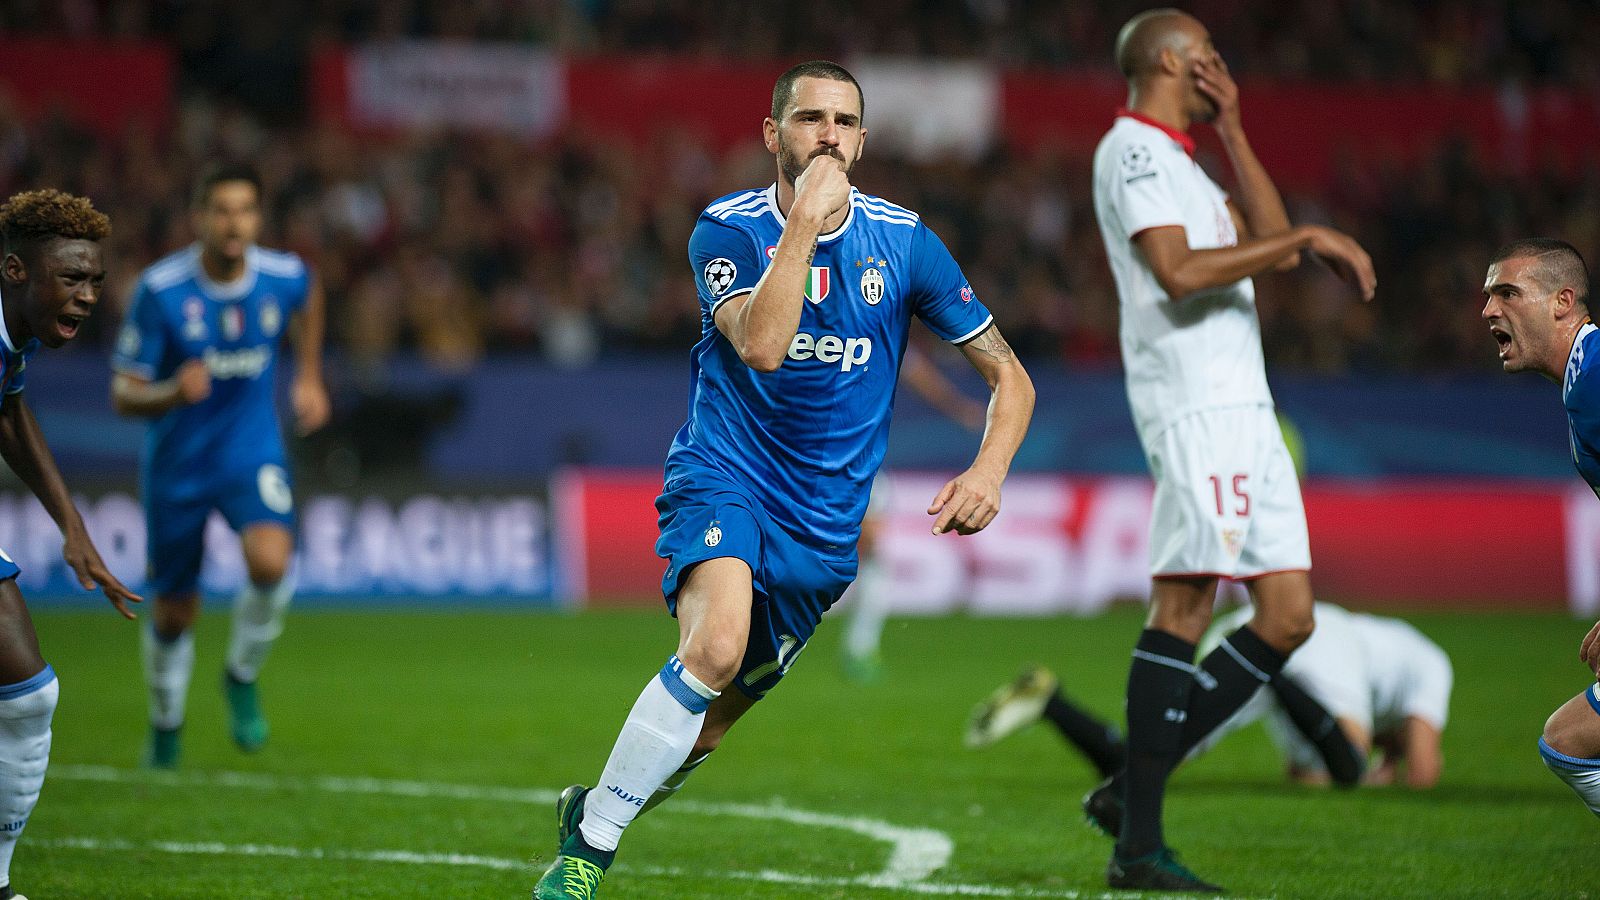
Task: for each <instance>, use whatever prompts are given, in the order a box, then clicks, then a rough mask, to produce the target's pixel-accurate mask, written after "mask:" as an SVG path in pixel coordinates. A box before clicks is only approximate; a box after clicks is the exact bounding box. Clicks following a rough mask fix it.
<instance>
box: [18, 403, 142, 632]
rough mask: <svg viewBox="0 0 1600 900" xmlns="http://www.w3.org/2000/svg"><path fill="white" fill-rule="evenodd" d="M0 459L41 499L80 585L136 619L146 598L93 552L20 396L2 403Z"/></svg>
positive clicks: (74, 508) (96, 551) (87, 535)
mask: <svg viewBox="0 0 1600 900" xmlns="http://www.w3.org/2000/svg"><path fill="white" fill-rule="evenodd" d="M0 457H3V458H4V459H5V461H6V464H7V465H9V466H11V471H13V472H15V473H17V477H18V478H20V479H22V483H23V484H26V485H27V486H28V489H29V490H30V491H32V492H33V495H34V496H35V497H38V498H39V503H40V504H41V505H43V506H44V509H45V512H48V513H49V514H50V518H52V519H54V520H55V523H56V525H57V526H59V527H60V529H61V535H62V537H63V538H64V539H65V545H64V546H63V547H62V550H61V554H62V556H63V557H65V558H66V561H67V565H69V566H71V567H72V571H73V572H74V573H76V574H77V576H78V583H79V584H81V585H83V587H84V589H85V590H94V589H95V587H96V586H98V587H100V588H102V589H103V590H104V591H105V594H106V599H107V600H110V601H111V605H112V606H115V607H116V608H117V612H120V613H122V615H123V616H125V617H127V618H129V619H132V618H134V615H133V612H132V611H131V610H129V609H128V603H138V602H140V601H141V600H142V599H143V598H142V597H140V596H139V595H138V594H135V593H134V592H132V591H130V590H128V589H127V588H126V587H124V586H123V584H122V582H121V581H118V580H117V577H116V576H115V575H112V574H111V570H110V569H108V568H106V564H105V562H104V561H102V560H101V559H100V552H99V551H98V550H96V549H95V547H94V542H93V541H92V540H90V539H89V530H88V529H87V528H85V527H84V524H83V517H82V516H80V515H79V514H78V507H77V506H75V505H74V504H73V502H72V494H71V493H70V492H68V490H67V485H66V482H64V481H63V480H62V478H61V472H60V470H59V469H57V468H56V461H55V457H54V456H52V455H51V453H50V447H49V446H48V445H47V444H45V441H44V434H43V433H42V432H41V431H40V430H39V422H38V420H37V419H35V418H34V417H33V411H32V410H30V409H29V408H28V404H27V402H26V401H25V400H23V399H22V394H21V393H20V392H18V393H14V394H7V395H6V397H5V401H4V402H3V403H0Z"/></svg>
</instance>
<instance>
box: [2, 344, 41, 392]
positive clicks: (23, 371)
mask: <svg viewBox="0 0 1600 900" xmlns="http://www.w3.org/2000/svg"><path fill="white" fill-rule="evenodd" d="M35 346H38V345H35ZM30 355H31V354H28V353H16V354H11V355H10V358H9V359H7V360H6V363H7V365H8V366H11V367H12V368H11V371H10V372H8V373H7V374H6V393H7V394H20V393H22V389H23V387H25V386H26V384H27V381H28V357H29V356H30Z"/></svg>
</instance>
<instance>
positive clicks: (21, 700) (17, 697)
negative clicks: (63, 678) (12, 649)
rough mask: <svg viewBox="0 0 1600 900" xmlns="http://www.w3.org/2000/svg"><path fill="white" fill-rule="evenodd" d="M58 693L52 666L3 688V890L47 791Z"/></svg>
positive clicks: (0, 713) (0, 826)
mask: <svg viewBox="0 0 1600 900" xmlns="http://www.w3.org/2000/svg"><path fill="white" fill-rule="evenodd" d="M60 692H61V686H60V682H58V681H56V673H55V670H54V669H52V668H50V667H49V666H45V667H44V671H43V672H40V673H39V674H37V675H35V676H33V677H32V678H29V679H28V680H27V681H22V682H18V683H17V684H8V685H0V885H8V884H10V883H11V854H12V852H13V851H14V850H16V848H17V838H19V837H21V836H22V828H23V826H24V825H27V824H28V816H29V815H31V814H32V813H33V805H34V804H35V803H38V802H39V789H40V788H42V787H44V771H45V769H46V768H48V767H49V765H50V718H51V717H52V716H53V715H55V711H56V699H57V697H58V696H60Z"/></svg>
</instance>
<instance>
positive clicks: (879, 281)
mask: <svg viewBox="0 0 1600 900" xmlns="http://www.w3.org/2000/svg"><path fill="white" fill-rule="evenodd" d="M861 299H863V300H865V301H867V305H868V306H877V305H878V303H879V301H881V300H883V273H882V272H879V271H878V270H877V268H876V267H874V268H870V269H867V270H866V271H864V272H862V273H861Z"/></svg>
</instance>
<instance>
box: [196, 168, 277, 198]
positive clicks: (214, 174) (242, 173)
mask: <svg viewBox="0 0 1600 900" xmlns="http://www.w3.org/2000/svg"><path fill="white" fill-rule="evenodd" d="M229 181H244V182H248V183H249V184H250V186H251V187H253V188H255V189H256V199H257V200H260V199H261V194H262V191H261V173H260V172H257V171H256V167H255V166H252V165H250V164H249V163H242V162H227V163H218V164H217V165H214V166H212V167H211V168H209V169H207V170H206V171H205V174H203V175H201V176H200V180H199V181H196V182H195V183H194V194H193V196H191V197H190V202H192V203H193V204H194V205H195V208H197V209H198V208H199V207H202V206H205V205H206V201H208V200H210V199H211V189H212V188H214V187H216V186H217V185H219V184H225V183H227V182H229Z"/></svg>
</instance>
